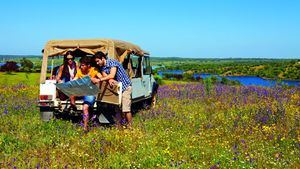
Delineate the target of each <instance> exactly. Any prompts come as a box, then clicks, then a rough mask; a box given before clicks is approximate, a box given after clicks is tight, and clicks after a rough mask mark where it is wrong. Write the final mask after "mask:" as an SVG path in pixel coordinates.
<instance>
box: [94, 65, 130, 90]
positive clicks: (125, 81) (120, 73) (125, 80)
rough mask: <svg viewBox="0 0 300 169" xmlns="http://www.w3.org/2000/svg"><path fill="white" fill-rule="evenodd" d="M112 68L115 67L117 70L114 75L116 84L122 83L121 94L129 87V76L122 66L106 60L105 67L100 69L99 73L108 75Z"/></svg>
mask: <svg viewBox="0 0 300 169" xmlns="http://www.w3.org/2000/svg"><path fill="white" fill-rule="evenodd" d="M112 67H116V68H117V72H116V75H115V78H114V79H115V80H116V81H118V82H122V92H124V91H125V90H126V89H127V87H128V86H131V81H130V78H129V76H128V75H127V73H126V71H125V69H124V68H123V66H122V65H121V64H120V63H119V62H118V61H116V60H113V59H107V60H106V65H104V66H102V67H100V69H99V70H100V71H101V72H105V73H106V74H109V73H110V69H111V68H112Z"/></svg>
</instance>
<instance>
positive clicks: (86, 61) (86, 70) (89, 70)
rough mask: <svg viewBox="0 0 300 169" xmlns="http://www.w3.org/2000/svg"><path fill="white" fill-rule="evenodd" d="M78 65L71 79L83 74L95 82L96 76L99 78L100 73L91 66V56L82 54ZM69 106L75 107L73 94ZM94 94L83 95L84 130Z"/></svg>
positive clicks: (93, 100)
mask: <svg viewBox="0 0 300 169" xmlns="http://www.w3.org/2000/svg"><path fill="white" fill-rule="evenodd" d="M79 62H80V66H79V69H78V70H77V74H76V76H75V77H74V79H73V80H77V79H80V78H83V77H85V76H90V78H91V81H92V82H93V83H96V82H98V81H96V79H97V78H101V77H102V75H101V74H100V73H99V72H98V71H97V70H96V69H95V68H94V67H91V58H90V57H87V56H84V57H82V58H81V59H80V60H79ZM70 98H71V108H74V109H76V106H75V96H71V97H70ZM95 99H96V97H95V96H83V108H82V110H83V129H84V131H88V120H89V108H90V107H93V106H94V103H95Z"/></svg>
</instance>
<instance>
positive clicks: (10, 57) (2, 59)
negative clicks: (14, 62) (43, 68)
mask: <svg viewBox="0 0 300 169" xmlns="http://www.w3.org/2000/svg"><path fill="white" fill-rule="evenodd" d="M41 57H42V56H41V55H0V62H2V61H6V60H11V59H21V58H41Z"/></svg>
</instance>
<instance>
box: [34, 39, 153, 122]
mask: <svg viewBox="0 0 300 169" xmlns="http://www.w3.org/2000/svg"><path fill="white" fill-rule="evenodd" d="M68 51H72V52H74V53H76V55H75V57H81V56H93V55H94V54H95V53H96V52H99V51H101V52H103V53H106V54H107V56H108V57H109V58H111V59H116V60H118V61H119V62H120V63H121V64H122V65H123V67H124V68H125V70H126V71H127V72H128V75H129V76H130V78H131V81H132V103H137V102H142V103H148V104H150V105H151V106H154V105H155V101H156V92H157V88H158V85H157V83H156V82H155V79H154V77H153V75H152V69H151V66H150V57H149V53H148V52H145V51H144V50H142V49H141V48H140V47H139V46H137V45H134V44H132V43H129V42H124V41H120V40H112V39H91V40H51V41H48V42H47V44H46V45H45V47H44V49H43V60H42V68H41V76H40V93H39V103H38V106H39V107H40V113H41V118H42V119H43V120H45V121H48V120H50V119H51V118H52V117H54V116H55V115H57V114H61V113H69V112H65V111H66V110H67V109H66V107H67V106H68V105H69V104H70V100H69V99H66V98H61V97H60V96H59V93H60V92H59V91H58V89H57V86H56V84H57V82H56V80H52V79H53V77H52V76H55V75H56V70H55V68H54V62H55V63H56V64H57V62H58V61H59V58H62V56H63V55H65V54H66V53H67V52H68ZM57 58H58V59H57ZM77 59H78V58H77ZM59 64H62V59H61V63H59ZM49 68H50V70H49ZM98 87H99V93H97V94H96V102H95V104H94V107H93V110H94V111H93V112H95V114H96V115H98V117H99V121H100V122H103V123H105V122H107V123H108V122H109V120H107V119H106V118H105V116H103V114H104V113H110V112H107V111H110V110H109V109H105V108H107V107H109V106H107V105H110V104H111V105H116V106H120V105H121V104H122V103H121V99H120V98H121V97H122V92H121V88H120V86H115V87H110V86H109V85H106V84H105V83H103V84H102V85H100V86H98ZM82 103H83V101H82V100H80V99H77V100H76V107H77V111H76V112H72V113H75V114H76V113H77V114H80V113H81V111H82Z"/></svg>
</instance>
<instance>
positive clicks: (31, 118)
mask: <svg viewBox="0 0 300 169" xmlns="http://www.w3.org/2000/svg"><path fill="white" fill-rule="evenodd" d="M37 96H38V86H35V85H22V84H17V85H11V86H1V88H0V124H1V125H0V167H1V168H212V169H214V168H300V88H284V87H280V86H276V87H274V88H263V87H254V86H250V87H246V86H226V85H212V86H207V85H205V84H204V85H203V84H201V83H188V84H168V85H163V86H160V88H159V90H158V93H157V104H156V106H155V108H153V109H148V110H147V109H141V110H139V111H138V112H137V113H136V114H135V115H134V124H133V129H132V130H128V129H123V130H122V129H121V130H120V129H116V128H115V127H113V126H111V127H108V126H101V125H100V126H99V125H98V126H95V127H92V129H91V131H90V132H89V133H87V134H85V133H84V132H83V130H82V127H81V126H80V124H79V123H75V122H71V121H68V120H61V119H53V120H51V121H50V122H42V121H41V120H40V117H39V109H38V107H36V105H37Z"/></svg>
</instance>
